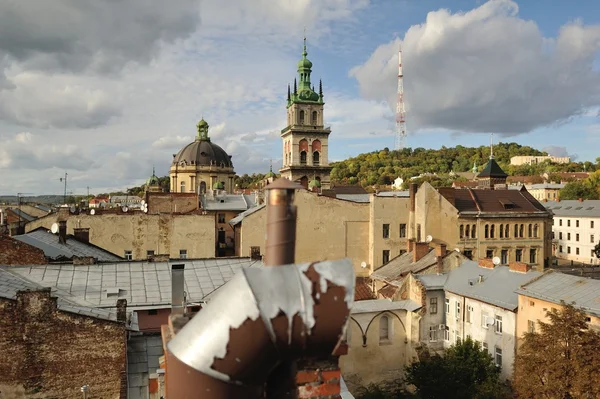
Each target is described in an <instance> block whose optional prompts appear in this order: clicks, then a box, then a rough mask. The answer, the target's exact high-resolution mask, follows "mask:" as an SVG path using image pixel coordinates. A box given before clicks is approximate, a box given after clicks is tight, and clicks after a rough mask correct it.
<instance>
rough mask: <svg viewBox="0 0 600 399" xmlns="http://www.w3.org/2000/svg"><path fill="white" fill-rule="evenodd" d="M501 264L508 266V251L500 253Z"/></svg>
mask: <svg viewBox="0 0 600 399" xmlns="http://www.w3.org/2000/svg"><path fill="white" fill-rule="evenodd" d="M500 262H501V263H502V264H503V265H506V264H508V249H503V250H502V252H500Z"/></svg>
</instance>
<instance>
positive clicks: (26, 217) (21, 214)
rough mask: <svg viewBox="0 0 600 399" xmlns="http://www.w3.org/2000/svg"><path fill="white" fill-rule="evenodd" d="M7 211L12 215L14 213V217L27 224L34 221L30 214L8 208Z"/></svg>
mask: <svg viewBox="0 0 600 399" xmlns="http://www.w3.org/2000/svg"><path fill="white" fill-rule="evenodd" d="M9 209H10V211H11V212H12V213H14V214H15V215H17V216H18V217H20V218H21V219H23V220H25V221H27V222H31V221H32V220H35V219H36V218H35V217H33V216H31V215H30V214H28V213H25V212H23V211H22V210H21V209H19V208H9Z"/></svg>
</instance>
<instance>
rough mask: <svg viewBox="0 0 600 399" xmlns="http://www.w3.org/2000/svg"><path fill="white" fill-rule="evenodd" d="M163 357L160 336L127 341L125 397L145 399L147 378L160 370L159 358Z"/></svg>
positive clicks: (146, 396)
mask: <svg viewBox="0 0 600 399" xmlns="http://www.w3.org/2000/svg"><path fill="white" fill-rule="evenodd" d="M162 355H163V346H162V338H161V336H160V335H141V336H133V337H131V338H129V340H128V341H127V377H128V384H127V394H128V395H127V397H128V398H129V399H147V398H148V397H149V396H148V395H149V391H148V386H149V380H148V377H149V376H150V374H155V373H156V370H158V369H159V368H160V364H159V358H160V357H161V356H162Z"/></svg>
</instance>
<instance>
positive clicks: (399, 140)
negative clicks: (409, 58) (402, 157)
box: [396, 48, 406, 150]
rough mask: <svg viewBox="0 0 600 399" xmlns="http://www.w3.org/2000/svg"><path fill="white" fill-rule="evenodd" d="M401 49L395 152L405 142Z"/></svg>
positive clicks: (399, 55)
mask: <svg viewBox="0 0 600 399" xmlns="http://www.w3.org/2000/svg"><path fill="white" fill-rule="evenodd" d="M403 79H404V75H403V73H402V48H400V49H398V102H397V103H396V150H401V149H403V148H404V142H405V141H406V119H405V109H404V83H403V82H402V80H403Z"/></svg>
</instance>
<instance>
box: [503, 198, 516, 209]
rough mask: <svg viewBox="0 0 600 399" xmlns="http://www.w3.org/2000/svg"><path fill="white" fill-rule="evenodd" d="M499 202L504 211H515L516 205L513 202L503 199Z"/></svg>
mask: <svg viewBox="0 0 600 399" xmlns="http://www.w3.org/2000/svg"><path fill="white" fill-rule="evenodd" d="M499 202H500V204H501V205H502V207H503V208H504V209H514V207H515V203H514V202H512V201H511V200H505V199H501V200H499Z"/></svg>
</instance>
